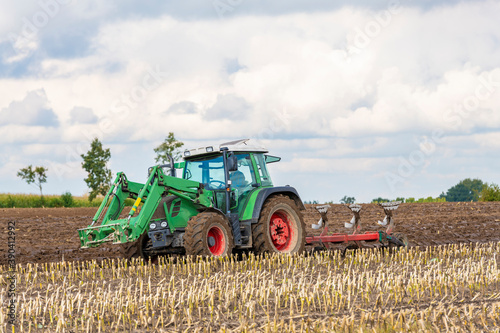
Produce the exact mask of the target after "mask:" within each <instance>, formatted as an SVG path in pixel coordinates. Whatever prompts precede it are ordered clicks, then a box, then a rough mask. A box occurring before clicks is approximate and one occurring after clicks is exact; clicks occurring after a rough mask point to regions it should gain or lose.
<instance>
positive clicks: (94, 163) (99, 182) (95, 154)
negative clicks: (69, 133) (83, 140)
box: [81, 138, 111, 201]
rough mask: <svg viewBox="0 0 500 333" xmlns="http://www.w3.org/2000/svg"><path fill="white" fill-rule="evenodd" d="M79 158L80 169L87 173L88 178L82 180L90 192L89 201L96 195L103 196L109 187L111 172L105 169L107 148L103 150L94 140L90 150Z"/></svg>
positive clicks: (108, 157) (109, 156)
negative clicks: (81, 159)
mask: <svg viewBox="0 0 500 333" xmlns="http://www.w3.org/2000/svg"><path fill="white" fill-rule="evenodd" d="M81 157H82V158H83V162H82V167H83V168H84V169H85V171H87V172H88V177H87V178H85V179H84V180H85V182H86V183H87V186H88V187H89V188H90V190H91V191H90V194H89V201H92V200H94V199H95V197H96V196H97V195H98V194H101V195H105V194H106V193H107V191H108V190H109V187H110V185H111V170H109V169H108V168H107V167H106V164H107V163H108V161H109V159H110V158H111V153H110V151H109V148H108V149H103V148H102V143H101V142H100V141H99V139H98V138H95V139H94V140H93V141H92V143H91V144H90V150H89V151H88V152H87V154H86V155H85V154H82V155H81Z"/></svg>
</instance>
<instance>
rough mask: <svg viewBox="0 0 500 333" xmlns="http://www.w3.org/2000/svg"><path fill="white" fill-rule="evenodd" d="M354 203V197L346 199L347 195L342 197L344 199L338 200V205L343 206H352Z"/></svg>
mask: <svg viewBox="0 0 500 333" xmlns="http://www.w3.org/2000/svg"><path fill="white" fill-rule="evenodd" d="M355 202H356V198H355V197H348V196H347V195H344V197H343V198H342V199H340V203H343V204H353V203H355Z"/></svg>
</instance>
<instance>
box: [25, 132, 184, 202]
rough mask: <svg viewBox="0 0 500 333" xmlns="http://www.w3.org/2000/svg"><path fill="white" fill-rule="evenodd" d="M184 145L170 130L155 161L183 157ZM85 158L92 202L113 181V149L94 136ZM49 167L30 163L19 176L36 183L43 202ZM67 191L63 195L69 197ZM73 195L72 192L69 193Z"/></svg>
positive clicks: (86, 179)
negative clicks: (111, 163) (44, 185)
mask: <svg viewBox="0 0 500 333" xmlns="http://www.w3.org/2000/svg"><path fill="white" fill-rule="evenodd" d="M183 145H184V143H183V142H181V141H179V140H177V139H176V138H175V136H174V133H173V132H170V133H169V134H168V136H167V137H166V138H165V140H164V141H163V142H162V143H161V144H160V145H158V146H157V147H156V148H154V149H153V150H154V152H155V153H156V157H155V162H156V163H159V164H163V163H167V162H169V160H168V155H172V156H173V157H174V159H179V158H180V157H181V153H180V148H181V147H182V146H183ZM80 157H81V158H82V159H83V162H82V168H83V169H84V170H85V171H86V172H87V177H86V178H85V179H84V181H85V183H86V184H87V186H88V188H89V190H90V191H89V196H88V200H89V201H90V202H92V201H93V200H94V199H95V198H96V197H97V196H98V195H106V193H107V192H108V190H109V188H110V186H111V183H112V174H111V170H110V169H109V168H108V167H107V165H108V162H109V160H110V159H111V151H110V149H109V148H104V147H103V145H102V142H101V141H100V140H99V139H98V138H94V140H92V142H91V144H90V149H89V150H88V151H87V153H86V154H81V155H80ZM48 171H49V169H48V168H46V167H44V166H35V167H33V165H29V166H27V167H25V168H22V169H20V170H19V171H18V172H17V176H18V177H19V178H21V179H23V180H24V181H26V183H28V184H35V185H36V186H37V187H38V189H39V190H40V198H41V201H42V202H43V191H42V187H43V184H44V183H46V182H47V172H48ZM68 193H69V192H66V193H65V194H64V195H63V196H66V198H67V197H68ZM69 195H71V194H69ZM66 200H68V199H66Z"/></svg>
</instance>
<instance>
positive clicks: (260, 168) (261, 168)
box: [254, 154, 273, 186]
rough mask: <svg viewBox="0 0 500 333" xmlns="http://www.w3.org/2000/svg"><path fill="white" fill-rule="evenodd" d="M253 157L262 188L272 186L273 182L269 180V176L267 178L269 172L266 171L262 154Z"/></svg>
mask: <svg viewBox="0 0 500 333" xmlns="http://www.w3.org/2000/svg"><path fill="white" fill-rule="evenodd" d="M254 157H255V163H256V164H257V172H258V173H259V176H260V181H261V182H262V186H272V185H273V182H272V180H271V176H269V172H268V171H267V165H266V160H265V157H264V154H255V155H254Z"/></svg>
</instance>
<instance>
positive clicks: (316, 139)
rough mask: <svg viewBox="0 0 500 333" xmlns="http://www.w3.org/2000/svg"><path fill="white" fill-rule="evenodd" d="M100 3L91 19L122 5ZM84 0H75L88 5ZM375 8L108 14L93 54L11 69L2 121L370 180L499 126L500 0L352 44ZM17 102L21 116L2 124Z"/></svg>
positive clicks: (50, 134) (48, 139) (43, 137)
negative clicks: (250, 145) (250, 151)
mask: <svg viewBox="0 0 500 333" xmlns="http://www.w3.org/2000/svg"><path fill="white" fill-rule="evenodd" d="M75 6H77V5H75ZM93 6H94V5H93ZM95 6H97V7H93V8H94V9H95V10H94V12H93V14H92V15H91V16H92V18H97V17H101V16H102V17H106V15H109V13H110V12H112V10H111V9H110V8H109V6H104V7H100V6H98V5H95ZM249 6H250V5H249ZM77 8H79V7H68V8H67V10H68V11H69V12H71V13H72V14H71V15H77V13H76V9H77ZM380 8H381V9H382V10H384V9H385V8H384V7H383V6H382V7H380ZM242 10H245V9H244V8H243V6H242ZM106 13H108V14H106ZM378 13H379V12H377V11H373V10H368V9H366V8H358V7H353V6H351V7H345V8H341V9H337V10H330V11H323V12H320V11H318V12H308V13H297V14H286V15H275V16H270V15H269V16H264V15H262V16H245V15H237V17H236V16H235V17H233V16H230V17H229V18H228V19H225V20H219V19H193V20H189V21H183V20H180V19H178V18H175V17H172V16H166V15H160V16H156V17H150V18H144V17H141V18H129V17H122V18H121V19H118V20H104V21H103V22H105V23H102V25H100V26H99V28H98V30H97V32H96V34H95V35H94V36H93V38H91V39H90V40H91V44H90V48H89V49H88V52H87V53H86V54H85V55H82V57H81V58H71V57H69V58H64V57H59V58H50V57H49V58H42V59H41V63H40V66H39V67H36V69H35V72H36V73H37V75H33V76H28V77H22V78H15V79H14V78H3V79H0V90H1V91H2V94H1V95H0V108H1V110H2V111H1V112H2V113H1V114H2V120H0V122H2V124H3V127H1V128H0V131H2V136H5V135H7V136H8V137H9V139H8V140H10V141H9V142H10V143H16V142H17V143H33V142H38V141H42V142H45V143H53V142H55V141H61V142H62V143H63V144H68V143H69V144H81V143H87V142H88V141H90V140H91V139H92V138H93V137H95V136H97V137H99V138H100V139H102V140H104V142H105V143H106V142H108V143H117V142H120V143H123V144H131V143H147V145H148V147H150V146H151V147H152V146H154V143H155V142H159V141H161V140H162V139H163V138H164V137H165V135H166V134H167V133H168V132H169V131H174V132H175V134H176V136H177V137H178V138H179V139H181V140H183V141H192V142H195V141H196V142H204V141H211V142H212V141H215V142H218V141H222V139H234V138H235V136H237V137H251V138H253V139H258V140H260V141H264V142H266V144H268V145H269V148H271V149H272V151H271V152H272V153H275V154H277V155H283V156H284V157H285V158H284V163H283V168H282V169H281V171H282V172H284V173H293V172H297V173H301V174H302V175H304V174H307V173H308V172H309V170H311V167H310V166H311V165H312V166H313V168H314V170H315V171H316V172H335V173H339V174H344V175H347V174H348V173H349V172H350V171H352V170H354V171H357V172H360V173H364V174H365V175H364V176H363V177H364V178H363V179H365V180H366V179H368V178H369V177H370V176H372V177H373V175H377V177H379V176H380V177H379V178H381V179H383V173H384V171H385V170H392V169H396V170H397V167H398V165H397V163H398V157H399V156H402V157H403V158H408V156H409V154H410V153H411V152H412V151H413V150H415V149H419V147H420V143H419V142H418V141H419V138H422V137H424V136H427V137H431V136H432V133H433V131H435V130H436V129H441V130H443V132H444V136H445V137H448V136H450V135H453V136H457V137H461V136H463V135H464V134H475V133H476V132H480V131H484V130H485V129H489V130H491V131H495V130H496V129H498V128H499V127H500V112H498V111H499V110H498V105H499V101H500V61H499V60H498V59H500V43H499V42H498V40H500V31H499V30H498V29H494V27H496V25H497V20H498V17H499V15H500V4H499V3H498V2H494V1H483V2H464V3H459V4H455V5H443V6H440V7H433V8H429V9H427V10H422V9H421V8H416V7H403V8H402V10H401V11H400V12H398V13H397V14H394V16H393V17H392V19H391V22H390V23H389V24H388V25H387V26H385V27H383V28H382V29H380V33H378V34H376V36H373V37H370V38H371V40H370V43H369V44H368V45H366V47H363V48H360V49H359V50H358V52H357V53H353V54H347V49H346V43H348V42H349V40H348V38H347V36H348V35H349V34H350V35H351V39H352V37H353V36H354V37H356V33H357V31H360V29H361V30H363V29H365V28H366V27H367V26H369V25H370V24H372V22H374V18H375V17H376V16H377V14H378ZM82 15H83V14H82ZM58 19H59V18H58ZM60 19H61V20H62V21H64V20H66V19H67V18H66V17H63V16H61V18H60ZM56 21H57V20H56ZM56 21H54V24H55V25H57V24H60V23H57V22H59V21H57V22H56ZM47 29H48V30H46V31H45V32H44V33H47V34H48V33H50V31H51V30H50V29H51V28H50V27H48V28H47ZM88 37H90V36H88ZM37 47H38V46H37ZM228 63H230V64H231V65H230V66H228ZM154 73H156V74H154ZM484 82H489V83H484ZM478 91H479V94H480V95H477V92H478ZM474 98H475V99H474ZM476 100H477V103H476V104H477V105H476V104H470V103H475V102H476ZM457 105H462V107H461V108H460V107H457ZM83 106H84V108H83ZM467 108H468V109H469V110H468V109H467ZM20 110H23V112H24V113H23V115H24V116H23V118H20V117H16V118H15V119H14V120H10V122H7V121H6V120H5V119H7V117H6V114H7V113H9V114H10V113H12V112H14V111H16V112H20ZM34 110H35V111H34ZM36 110H38V111H36ZM40 110H42V111H40ZM43 110H46V111H43ZM47 110H49V111H50V110H52V111H50V112H53V113H54V114H55V116H54V117H57V118H54V117H52V124H55V122H54V119H56V121H57V122H59V123H60V125H61V126H60V127H59V128H57V129H52V130H47V129H45V128H43V127H40V126H36V127H35V128H33V130H32V131H30V132H29V133H26V129H25V127H26V126H28V125H29V126H31V125H44V124H45V125H47V119H51V116H50V113H47V114H46V115H45V116H44V115H43V112H48V111H47ZM283 110H286V114H287V116H285V117H284V116H283ZM20 119H21V120H20ZM44 122H45V123H44ZM48 123H51V122H48ZM21 133H23V134H22V135H21ZM492 140H496V137H495V136H492V135H485V136H484V138H479V139H477V140H476V139H474V140H473V141H472V143H471V144H472V145H477V146H478V148H476V149H475V150H476V152H477V154H483V155H482V156H485V155H486V154H487V153H488V149H495V148H496V147H497V146H496V145H495V144H493V143H491V141H492ZM147 149H150V148H147ZM458 149H460V148H459V147H458V146H455V145H453V144H452V143H451V142H450V141H449V140H444V141H443V142H442V143H440V145H439V149H438V151H437V152H436V153H434V154H433V155H432V156H430V157H428V161H427V162H428V163H427V164H425V167H422V168H420V169H418V170H417V171H416V172H415V173H414V175H412V177H419V175H422V174H423V173H424V172H425V173H427V174H428V175H430V176H429V177H431V175H433V174H436V172H435V171H436V170H434V169H433V168H432V167H433V166H434V165H437V164H438V163H439V161H438V160H439V159H440V158H443V157H444V156H451V158H453V157H454V156H455V157H456V156H457V154H458V153H457V150H458ZM473 150H474V147H471V149H470V150H463V152H467V154H469V153H471V151H473ZM117 154H121V155H125V154H127V153H126V152H121V151H120V152H117ZM447 154H449V155H447ZM121 155H120V156H121ZM429 163H430V166H429ZM369 171H370V172H369ZM433 172H434V173H433ZM464 172H465V171H464ZM432 177H434V176H432ZM457 181H458V180H457ZM407 183H408V180H407ZM407 183H406V184H407ZM381 184H382V186H383V185H385V186H386V184H384V183H383V180H382V183H381ZM381 184H379V188H380V186H381ZM422 191H425V189H422Z"/></svg>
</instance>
